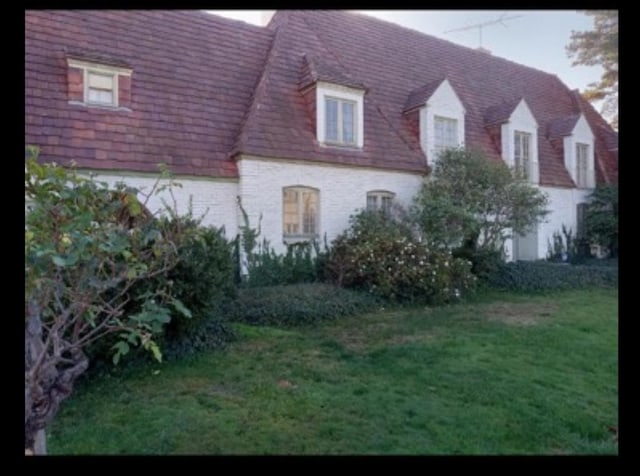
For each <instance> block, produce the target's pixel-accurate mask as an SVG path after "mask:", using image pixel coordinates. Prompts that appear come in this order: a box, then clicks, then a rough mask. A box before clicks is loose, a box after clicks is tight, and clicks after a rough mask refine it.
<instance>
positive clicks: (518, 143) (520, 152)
mask: <svg viewBox="0 0 640 476" xmlns="http://www.w3.org/2000/svg"><path fill="white" fill-rule="evenodd" d="M513 138H514V144H513V164H514V166H515V169H516V170H517V171H518V172H519V173H520V174H521V175H522V177H524V178H525V179H528V178H529V167H530V164H531V134H529V133H527V132H521V131H515V133H514V135H513Z"/></svg>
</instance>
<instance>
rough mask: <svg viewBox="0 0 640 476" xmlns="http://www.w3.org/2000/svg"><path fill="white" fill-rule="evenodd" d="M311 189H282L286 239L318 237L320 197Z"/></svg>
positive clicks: (283, 221) (315, 190)
mask: <svg viewBox="0 0 640 476" xmlns="http://www.w3.org/2000/svg"><path fill="white" fill-rule="evenodd" d="M319 195H320V194H319V192H318V190H317V189H314V188H310V187H285V188H283V189H282V207H283V217H282V223H283V235H284V238H285V239H290V240H291V239H293V240H300V241H302V240H308V239H313V238H315V237H316V236H317V235H318V228H319V226H318V218H319V213H318V206H319V202H320V200H319V199H320V196H319Z"/></svg>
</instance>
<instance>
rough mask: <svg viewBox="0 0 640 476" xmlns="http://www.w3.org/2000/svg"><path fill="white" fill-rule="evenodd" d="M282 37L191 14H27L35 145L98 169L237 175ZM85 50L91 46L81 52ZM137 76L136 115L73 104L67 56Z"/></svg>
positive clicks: (49, 155)
mask: <svg viewBox="0 0 640 476" xmlns="http://www.w3.org/2000/svg"><path fill="white" fill-rule="evenodd" d="M272 38H273V33H272V32H271V31H269V30H267V29H265V28H260V27H256V26H252V25H248V24H246V23H243V22H238V21H233V20H227V19H222V18H219V17H216V16H213V15H209V14H206V13H203V12H193V11H189V12H182V11H88V10H83V11H60V10H57V11H27V12H26V15H25V109H26V111H25V112H26V115H25V122H26V124H25V126H26V127H25V129H26V137H25V142H26V143H28V144H37V145H39V146H40V148H41V156H42V157H43V158H45V159H49V160H55V161H57V162H60V163H67V162H68V161H69V160H71V159H75V160H76V162H78V163H79V165H81V166H83V167H88V168H93V169H125V170H138V171H157V167H156V164H157V163H159V162H164V163H166V164H167V165H168V166H169V167H170V168H171V169H172V170H173V171H174V172H176V173H183V174H193V175H212V176H218V177H236V176H237V169H236V164H235V162H234V161H233V160H231V159H230V157H229V151H230V149H231V147H232V145H233V143H234V140H235V138H236V136H237V135H238V132H239V130H240V127H241V123H242V120H243V118H244V116H245V114H246V111H247V108H248V106H249V104H250V101H251V97H252V94H253V91H254V89H255V85H256V83H257V80H258V79H259V77H260V74H261V72H262V70H263V67H264V61H265V58H266V54H267V51H268V49H269V46H270V44H271V41H272ZM79 48H81V49H79ZM67 55H70V56H73V57H79V58H81V59H85V60H94V61H97V62H100V63H105V64H111V65H116V66H123V65H126V66H127V67H129V68H131V69H132V70H133V74H132V78H131V79H132V83H131V88H132V90H131V96H132V104H131V111H114V110H110V109H106V108H87V107H84V106H78V105H71V104H68V102H67V84H66V78H67V65H66V56H67Z"/></svg>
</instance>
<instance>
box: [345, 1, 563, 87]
mask: <svg viewBox="0 0 640 476" xmlns="http://www.w3.org/2000/svg"><path fill="white" fill-rule="evenodd" d="M332 11H334V12H339V13H343V14H348V15H353V16H357V17H360V18H364V19H365V20H368V21H374V22H378V23H384V24H385V25H389V26H392V27H395V28H400V29H403V30H407V31H409V32H411V33H412V34H414V35H419V36H422V37H428V38H430V39H433V40H437V41H439V42H442V43H446V44H449V45H451V46H453V47H456V48H460V49H464V50H468V51H469V52H472V53H473V54H474V55H482V57H483V58H493V59H496V60H499V61H504V62H507V63H511V64H515V65H517V66H519V67H521V68H527V69H530V70H533V71H536V72H539V73H544V74H545V75H547V76H550V77H552V78H556V79H557V80H559V81H560V82H561V83H562V84H563V85H564V86H565V87H566V88H567V89H569V88H568V86H566V85H565V84H564V82H562V80H560V78H558V75H556V74H554V73H549V72H548V71H544V70H542V69H538V68H534V67H533V66H528V65H526V64H523V63H518V62H517V61H513V60H510V59H507V58H503V57H502V56H496V55H494V54H493V53H492V54H490V55H488V54H487V53H483V52H481V51H478V50H477V49H475V48H471V47H470V46H464V45H460V44H458V43H454V42H453V41H450V40H445V39H444V38H440V37H438V36H435V35H430V34H429V33H424V32H423V31H420V30H416V29H415V28H411V27H408V26H404V25H400V24H398V23H394V22H392V21H389V20H383V19H382V18H378V17H374V16H371V15H368V14H366V13H360V12H357V11H354V10H332ZM477 57H478V58H479V57H480V56H477Z"/></svg>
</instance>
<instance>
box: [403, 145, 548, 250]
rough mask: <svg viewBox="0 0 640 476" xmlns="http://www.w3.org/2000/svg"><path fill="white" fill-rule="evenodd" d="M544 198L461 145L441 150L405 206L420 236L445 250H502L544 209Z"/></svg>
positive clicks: (502, 166)
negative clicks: (417, 190) (408, 204)
mask: <svg viewBox="0 0 640 476" xmlns="http://www.w3.org/2000/svg"><path fill="white" fill-rule="evenodd" d="M547 204H548V198H547V196H546V195H545V194H544V193H543V192H541V191H540V190H539V189H538V188H536V187H534V186H532V185H530V184H529V183H527V182H526V181H525V180H523V179H522V178H519V177H518V176H517V174H515V172H513V171H512V170H511V169H509V167H508V166H507V165H506V164H505V163H504V162H502V161H491V160H489V159H488V158H487V157H485V156H484V155H483V154H482V153H480V152H476V151H467V150H463V149H448V150H446V151H445V152H443V153H442V154H441V155H440V157H439V159H438V162H437V163H436V166H435V170H434V173H433V176H432V177H427V178H426V179H425V181H424V183H423V184H422V188H421V189H420V192H419V193H418V194H417V196H416V197H415V199H414V203H413V205H412V207H411V212H410V213H411V216H412V218H413V221H414V222H415V223H416V225H417V226H418V228H419V229H420V230H421V231H422V234H423V237H424V239H426V240H427V241H429V242H432V243H434V244H437V245H439V246H442V247H446V248H453V247H458V246H461V245H465V246H468V247H470V248H473V249H475V248H478V247H479V248H482V249H485V250H502V247H503V245H504V241H505V239H506V238H508V230H511V231H512V233H517V234H524V233H526V232H527V231H528V230H530V229H531V227H533V226H535V225H536V224H537V223H538V222H539V221H540V220H541V219H542V218H543V217H544V216H545V215H546V213H547V211H546V206H547Z"/></svg>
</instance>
